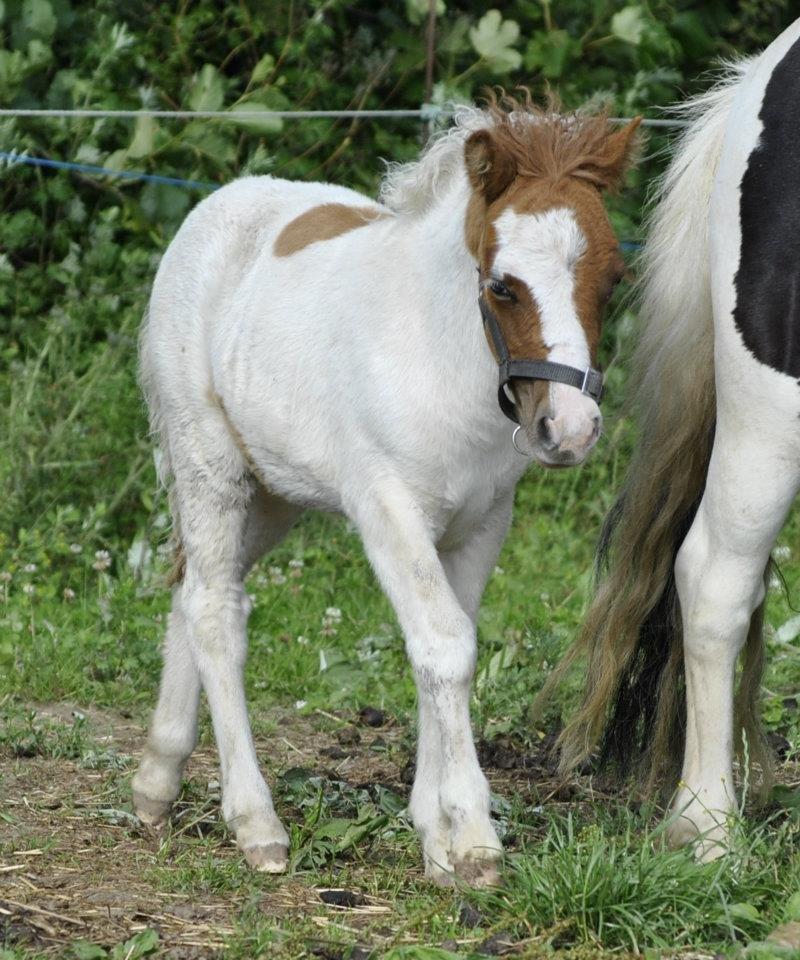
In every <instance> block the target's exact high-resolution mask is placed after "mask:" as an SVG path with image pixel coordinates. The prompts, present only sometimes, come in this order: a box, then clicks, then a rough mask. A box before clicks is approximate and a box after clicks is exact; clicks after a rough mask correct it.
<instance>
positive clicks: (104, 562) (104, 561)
mask: <svg viewBox="0 0 800 960" xmlns="http://www.w3.org/2000/svg"><path fill="white" fill-rule="evenodd" d="M92 566H93V567H94V569H95V570H97V571H98V572H101V571H103V570H108V568H109V567H110V566H111V554H110V553H109V552H108V550H98V551H97V552H96V553H95V555H94V563H93V564H92Z"/></svg>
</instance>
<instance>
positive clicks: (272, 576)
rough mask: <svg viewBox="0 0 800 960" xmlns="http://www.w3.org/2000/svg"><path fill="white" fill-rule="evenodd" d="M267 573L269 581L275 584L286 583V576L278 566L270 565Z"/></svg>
mask: <svg viewBox="0 0 800 960" xmlns="http://www.w3.org/2000/svg"><path fill="white" fill-rule="evenodd" d="M267 573H268V574H269V582H270V583H274V584H275V585H276V586H281V585H282V584H284V583H286V577H285V576H284V573H283V570H281V568H280V567H270V568H269V569H268V570H267Z"/></svg>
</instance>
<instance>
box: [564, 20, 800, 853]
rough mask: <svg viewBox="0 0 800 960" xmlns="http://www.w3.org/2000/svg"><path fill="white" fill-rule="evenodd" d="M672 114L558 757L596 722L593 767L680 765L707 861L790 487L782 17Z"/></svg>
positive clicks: (795, 352)
mask: <svg viewBox="0 0 800 960" xmlns="http://www.w3.org/2000/svg"><path fill="white" fill-rule="evenodd" d="M687 109H688V113H689V115H690V116H693V117H694V119H693V122H692V123H691V125H690V126H689V128H688V130H687V132H686V133H685V134H684V136H683V137H682V138H681V140H680V142H679V144H678V148H677V150H676V153H675V157H674V159H673V162H672V165H671V167H670V169H669V171H668V172H667V175H666V178H665V181H664V184H663V186H662V191H661V196H660V200H659V204H658V206H657V208H656V210H655V214H654V216H653V219H652V223H651V227H650V236H649V239H648V243H647V248H646V250H645V265H646V271H645V277H644V283H643V311H642V318H643V325H644V328H643V333H642V342H641V345H640V350H639V354H638V357H637V361H636V378H637V381H638V387H637V393H636V400H637V403H638V405H639V409H638V410H637V411H636V412H637V414H638V415H640V417H641V421H642V432H641V440H640V444H639V447H638V450H637V452H636V455H635V457H634V461H633V464H632V466H631V468H630V472H629V475H628V478H627V480H626V485H625V488H624V490H623V494H622V496H621V498H620V500H619V502H618V504H617V507H616V508H615V510H614V511H613V512H612V514H611V516H610V517H609V520H608V521H607V524H606V531H605V545H604V549H605V550H606V551H609V548H610V553H609V558H610V567H609V571H608V575H607V576H606V577H605V578H604V579H602V580H601V583H600V587H599V590H598V594H597V598H596V600H595V602H594V604H593V606H592V608H591V609H590V611H589V615H588V619H587V623H586V627H585V629H584V632H583V635H582V636H581V637H580V638H579V642H578V645H577V647H576V650H582V649H585V650H587V651H588V652H589V657H590V670H589V684H588V687H587V694H586V699H585V702H584V704H583V707H582V709H581V710H580V711H579V713H578V714H577V716H576V717H575V718H573V720H572V722H571V724H570V727H569V728H568V729H567V731H566V732H565V736H564V744H565V762H566V764H567V765H569V764H572V763H574V762H576V761H577V760H579V759H580V758H581V757H584V756H586V755H587V754H588V752H589V751H590V750H591V749H592V746H593V745H594V744H595V743H596V742H597V741H598V740H599V739H600V736H601V734H602V733H603V728H604V726H605V734H604V740H603V748H604V753H605V756H606V757H607V758H609V759H616V760H617V761H620V762H621V763H622V765H623V766H625V765H626V764H630V763H631V762H632V761H634V760H636V758H637V757H639V758H643V759H644V761H645V762H646V764H648V765H649V766H650V773H651V775H652V776H657V775H661V774H663V773H664V772H666V771H667V770H668V769H669V767H670V766H671V765H672V764H671V760H672V759H673V758H674V759H676V760H677V759H678V758H679V756H680V753H681V752H682V753H683V760H682V764H683V766H682V773H681V776H680V786H679V789H678V792H677V794H676V796H675V798H674V801H673V806H672V813H673V822H672V824H671V825H670V837H671V839H672V840H673V841H674V842H675V843H685V842H693V843H695V844H696V850H697V854H698V856H699V857H700V858H701V859H712V858H714V857H716V856H719V855H720V854H721V853H723V852H724V851H725V850H726V849H727V845H728V836H729V818H730V815H731V814H732V813H733V812H734V811H735V810H736V804H737V800H736V791H735V788H734V782H733V756H734V745H735V744H736V742H737V741H739V742H741V741H742V736H741V734H742V731H744V733H745V736H746V739H747V746H748V750H749V754H750V757H751V759H753V758H755V760H756V761H757V762H756V764H755V767H756V768H757V772H759V773H761V774H762V775H763V776H764V777H766V776H767V774H768V772H769V770H768V767H769V761H768V757H767V756H766V754H765V753H764V751H763V747H762V744H761V731H760V726H759V723H758V715H757V698H758V693H759V681H760V672H761V666H762V661H763V640H762V633H761V620H762V604H763V600H764V595H765V591H764V573H765V568H766V566H767V563H768V561H769V555H770V551H771V550H772V547H773V545H774V542H775V538H776V537H777V535H778V532H779V531H780V528H781V526H782V524H783V521H784V519H785V517H786V514H787V511H788V510H789V507H790V505H791V503H792V501H793V499H794V497H795V494H796V492H797V489H798V486H799V485H800V428H799V427H798V418H799V417H800V389H799V388H798V378H800V297H798V295H797V291H798V289H800V257H798V253H797V237H798V236H800V168H798V163H797V158H798V156H800V20H799V21H796V22H795V23H794V25H793V26H792V27H790V28H789V29H788V30H787V31H786V32H785V33H783V34H782V35H781V36H780V37H779V38H778V39H777V40H776V41H775V42H774V43H773V44H772V45H771V46H770V47H769V48H768V49H767V50H766V51H765V52H764V53H763V54H762V55H761V56H760V57H758V58H756V59H754V60H751V61H746V62H743V63H741V64H739V65H737V66H736V67H735V68H734V69H733V70H732V71H731V75H730V76H729V77H728V78H727V79H726V80H725V81H724V82H723V83H722V84H720V85H719V86H718V87H717V88H715V89H714V90H712V91H711V92H710V93H709V94H707V95H705V96H704V97H701V98H699V99H698V100H697V101H695V102H694V103H691V104H689V105H688V108H687ZM742 651H743V664H742V671H741V680H740V683H739V689H738V692H736V694H735V690H734V688H735V673H736V664H737V660H738V658H739V655H740V653H742ZM609 705H610V706H611V716H610V720H609V722H608V724H607V725H606V718H607V716H608V709H609ZM682 748H683V749H682ZM665 761H667V762H665ZM758 768H760V769H758Z"/></svg>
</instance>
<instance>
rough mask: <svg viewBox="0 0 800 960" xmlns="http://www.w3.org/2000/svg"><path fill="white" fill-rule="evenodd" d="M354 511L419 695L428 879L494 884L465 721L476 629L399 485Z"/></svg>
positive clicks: (490, 832)
mask: <svg viewBox="0 0 800 960" xmlns="http://www.w3.org/2000/svg"><path fill="white" fill-rule="evenodd" d="M350 512H351V516H352V517H353V519H354V520H355V522H356V523H357V524H358V526H359V529H360V532H361V536H362V539H363V541H364V547H365V549H366V551H367V555H368V556H369V558H370V561H371V563H372V565H373V567H374V568H375V571H376V573H377V575H378V577H379V579H380V581H381V583H382V585H383V588H384V590H385V591H386V594H387V595H388V597H389V599H390V600H391V602H392V604H393V606H394V608H395V611H396V613H397V617H398V619H399V621H400V625H401V627H402V629H403V633H404V634H405V638H406V647H407V650H408V655H409V659H410V660H411V665H412V668H413V670H414V677H415V679H416V683H417V689H418V692H419V700H420V724H421V729H420V740H421V750H420V756H421V759H422V764H421V766H420V769H419V770H418V772H417V783H418V784H419V786H417V784H415V789H414V794H413V797H412V805H411V813H412V817H413V819H414V823H415V825H416V826H417V828H418V830H419V831H420V834H421V837H422V842H423V850H424V855H425V870H426V874H427V875H428V876H429V877H430V878H431V879H433V880H435V881H437V882H439V883H447V882H452V879H453V874H454V873H455V874H456V875H458V876H460V877H462V878H463V879H465V880H467V881H468V882H472V883H476V884H480V883H486V882H492V881H493V880H494V879H495V878H496V875H497V870H496V863H497V860H498V859H499V857H500V855H501V852H502V851H501V846H500V841H499V840H498V838H497V834H496V832H495V830H494V827H493V826H492V823H491V820H490V817H489V785H488V783H487V782H486V778H485V777H484V775H483V773H482V772H481V769H480V766H479V764H478V757H477V754H476V752H475V745H474V742H473V739H472V729H471V727H470V718H469V697H470V686H471V682H472V675H473V672H474V670H475V658H476V637H475V624H474V622H473V620H472V619H471V617H470V616H469V615H468V614H467V613H466V612H465V611H464V609H463V608H462V606H461V604H460V603H459V602H458V599H457V597H456V595H455V593H454V591H453V588H452V587H451V585H450V582H449V581H448V578H447V574H446V572H445V570H444V567H443V566H442V563H441V561H440V559H439V556H438V554H437V552H436V547H435V546H434V543H433V539H432V536H431V531H430V528H429V525H428V524H427V522H426V520H425V517H424V515H423V513H422V510H421V509H420V508H419V507H418V505H417V504H416V503H415V502H414V500H413V498H412V497H411V496H410V494H409V493H408V491H407V490H406V489H405V487H404V486H403V485H402V484H401V483H399V482H398V483H388V482H384V484H383V485H382V487H381V488H380V489H379V490H378V491H376V492H375V493H373V494H372V495H371V496H370V497H369V498H364V499H363V500H362V501H361V502H360V503H358V504H357V505H354V509H353V510H352V511H350ZM437 766H438V769H436V768H437ZM434 805H435V806H434Z"/></svg>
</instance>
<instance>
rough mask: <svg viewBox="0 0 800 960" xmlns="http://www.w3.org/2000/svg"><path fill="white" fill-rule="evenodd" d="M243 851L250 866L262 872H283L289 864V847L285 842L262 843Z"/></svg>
mask: <svg viewBox="0 0 800 960" xmlns="http://www.w3.org/2000/svg"><path fill="white" fill-rule="evenodd" d="M242 853H244V858H245V860H246V861H247V863H248V866H251V867H252V868H253V869H254V870H258V871H259V872H260V873H283V872H284V871H285V870H286V867H287V866H288V864H289V848H288V847H287V846H286V845H285V844H283V843H262V844H259V845H258V846H255V847H246V848H245V849H244V850H243V851H242Z"/></svg>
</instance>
